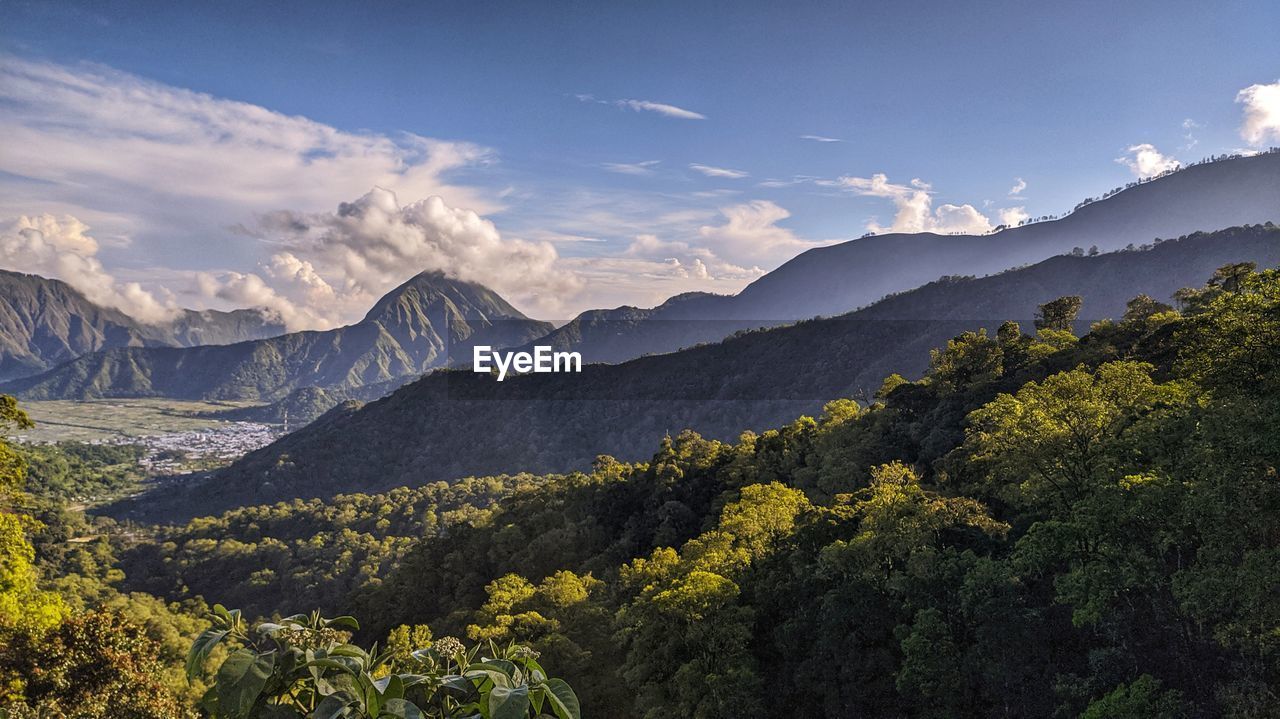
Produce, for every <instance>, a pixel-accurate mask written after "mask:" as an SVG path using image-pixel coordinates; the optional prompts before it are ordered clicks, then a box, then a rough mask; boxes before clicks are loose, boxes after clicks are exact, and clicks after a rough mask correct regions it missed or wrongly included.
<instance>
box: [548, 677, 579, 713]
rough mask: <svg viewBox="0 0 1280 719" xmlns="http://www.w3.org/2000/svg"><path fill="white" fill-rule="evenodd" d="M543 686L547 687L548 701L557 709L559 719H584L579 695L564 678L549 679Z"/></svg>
mask: <svg viewBox="0 0 1280 719" xmlns="http://www.w3.org/2000/svg"><path fill="white" fill-rule="evenodd" d="M543 686H545V687H546V689H547V701H549V702H550V703H551V708H552V709H553V710H555V713H556V716H557V717H559V719H582V707H581V706H579V704H578V695H577V694H574V693H573V689H571V688H570V687H569V685H568V684H566V683H565V681H564V680H563V679H548V680H547V683H546V684H544V685H543Z"/></svg>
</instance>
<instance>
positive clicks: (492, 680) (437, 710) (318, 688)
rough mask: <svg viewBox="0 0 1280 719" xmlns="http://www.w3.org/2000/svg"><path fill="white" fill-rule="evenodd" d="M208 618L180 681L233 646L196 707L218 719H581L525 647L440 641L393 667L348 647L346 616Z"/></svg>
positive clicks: (216, 612) (385, 656) (351, 625)
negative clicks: (256, 620) (216, 651)
mask: <svg viewBox="0 0 1280 719" xmlns="http://www.w3.org/2000/svg"><path fill="white" fill-rule="evenodd" d="M210 619H211V620H212V622H213V626H212V627H211V628H210V629H208V630H207V631H205V632H204V633H203V634H201V635H200V636H199V637H197V638H196V640H195V642H194V643H193V644H192V646H191V652H190V653H189V654H188V656H187V675H188V676H189V677H190V676H195V675H197V674H198V673H199V672H200V670H201V667H202V666H203V664H204V662H205V660H206V659H207V658H208V656H209V653H210V652H211V651H212V650H213V648H214V647H215V646H217V645H218V644H219V643H222V642H229V643H233V644H234V645H237V646H236V648H235V649H234V650H232V651H231V653H230V655H229V656H228V657H227V658H226V660H225V661H223V663H222V665H221V666H220V667H219V668H218V671H217V676H216V678H215V680H214V684H213V686H211V687H210V688H209V691H208V692H206V693H205V695H204V697H203V698H202V699H201V702H200V706H201V708H202V709H204V710H205V711H206V712H208V713H209V714H210V715H211V716H212V717H214V718H215V719H289V718H292V717H306V718H307V719H384V718H389V717H396V718H398V719H416V718H418V717H424V718H425V717H438V718H441V719H444V718H446V717H476V716H479V717H483V718H484V719H526V718H527V717H555V718H556V719H581V712H580V709H579V706H578V698H577V696H576V695H575V694H574V692H573V690H572V689H571V688H570V687H569V685H568V684H566V683H565V682H564V681H563V680H561V679H552V678H549V677H548V676H547V674H546V671H544V670H543V668H542V666H541V665H539V664H538V662H537V658H536V657H537V653H536V652H534V651H533V650H531V649H529V648H528V647H523V646H519V645H516V644H511V645H508V646H507V647H505V648H501V647H498V646H497V645H495V644H493V643H489V644H488V645H487V646H485V647H479V646H477V647H473V648H471V649H470V650H468V649H467V648H466V647H464V646H463V644H462V642H460V641H458V640H457V639H453V638H452V637H444V638H442V639H439V640H437V641H435V642H434V643H433V644H432V645H431V646H429V647H425V648H421V649H416V650H414V651H412V652H411V653H410V654H409V656H408V658H407V659H402V660H399V661H397V660H395V659H394V656H393V653H392V652H390V651H387V650H383V651H379V649H378V646H377V645H376V644H375V645H374V646H373V647H372V648H371V649H370V650H365V649H363V648H361V647H359V646H356V645H354V644H349V643H347V639H348V638H349V636H350V632H352V631H354V630H357V629H359V624H358V623H357V622H356V620H355V619H354V618H352V617H336V618H333V619H326V618H324V617H321V616H320V615H319V614H318V613H312V614H310V615H305V614H298V615H295V616H292V617H289V618H287V619H284V620H281V621H280V622H279V623H269V622H264V623H260V624H257V625H256V626H250V625H249V624H248V623H247V622H245V620H244V618H243V617H242V616H241V614H240V611H239V610H234V609H233V610H228V609H226V608H224V607H223V606H222V605H215V606H214V608H213V614H212V615H211V617H210Z"/></svg>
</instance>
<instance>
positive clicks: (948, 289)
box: [116, 227, 1280, 517]
mask: <svg viewBox="0 0 1280 719" xmlns="http://www.w3.org/2000/svg"><path fill="white" fill-rule="evenodd" d="M1238 261H1253V262H1257V263H1259V264H1260V265H1263V266H1274V265H1276V264H1278V263H1280V229H1276V228H1275V227H1265V228H1264V227H1251V228H1237V229H1231V230H1224V231H1221V232H1216V233H1211V234H1202V235H1195V236H1191V237H1187V238H1184V239H1180V240H1174V241H1168V242H1164V243H1161V244H1159V245H1157V246H1156V247H1154V248H1152V249H1149V250H1142V251H1133V252H1117V253H1113V254H1104V255H1100V256H1098V257H1071V256H1061V257H1054V258H1051V259H1049V260H1046V261H1044V262H1041V263H1039V264H1037V265H1034V266H1032V267H1028V268H1023V269H1018V270H1011V271H1008V272H1005V273H1001V274H999V275H994V276H991V277H986V278H981V279H951V280H947V281H940V282H935V283H932V284H929V285H926V286H924V287H921V288H919V289H916V290H913V291H910V292H905V293H903V294H900V295H897V296H895V297H891V298H888V299H886V300H884V301H882V302H880V303H877V304H876V305H874V306H872V307H869V308H866V309H864V310H861V311H858V312H854V313H850V314H848V315H846V316H843V317H838V318H832V319H826V320H816V321H806V322H801V323H799V324H797V325H793V326H788V327H782V328H775V329H772V330H768V331H763V332H749V333H745V334H742V335H740V336H736V337H733V338H731V339H728V340H726V341H724V342H722V343H718V344H713V345H706V346H702V347H698V348H695V349H691V350H686V351H683V352H676V353H671V354H666V355H660V356H653V357H644V358H641V359H637V360H633V361H631V362H627V363H624V364H620V365H589V366H587V367H585V368H584V371H583V373H582V374H580V375H576V374H570V375H564V374H562V375H546V374H543V375H526V376H522V377H516V378H513V379H508V380H507V381H506V382H503V383H501V384H499V383H497V382H495V381H493V380H492V379H491V378H490V377H488V376H483V375H479V374H475V373H472V372H466V371H448V372H435V373H432V374H431V375H428V376H426V377H424V378H422V379H421V380H418V381H417V382H414V383H412V384H410V385H407V386H405V387H402V388H400V389H399V390H397V391H396V392H394V393H393V394H391V395H390V396H388V397H386V398H384V399H381V400H378V401H376V402H373V403H370V404H368V405H365V406H364V407H363V408H360V409H355V408H352V407H349V406H347V407H343V408H339V409H335V410H334V411H332V412H330V413H329V414H327V415H325V416H324V417H322V418H320V419H319V420H317V421H316V422H315V423H313V424H312V425H310V426H308V427H306V428H304V429H302V430H299V431H297V432H295V433H293V434H291V435H288V436H286V437H284V438H282V439H281V440H280V441H278V442H276V443H275V444H272V445H271V446H269V447H266V448H263V449H261V450H259V451H257V452H254V453H252V454H250V455H248V456H247V457H245V458H244V459H243V460H241V461H240V462H238V463H236V464H235V465H233V466H232V467H230V468H228V469H226V470H224V471H222V472H221V473H219V474H218V475H217V476H215V477H214V478H213V479H212V480H210V481H208V482H205V483H203V484H197V485H195V486H193V487H192V488H190V489H188V490H172V491H169V492H168V493H161V494H159V495H155V496H152V497H144V498H142V499H141V500H139V501H137V502H131V503H126V504H125V505H123V506H121V507H118V508H117V509H116V511H117V512H118V513H121V514H133V515H134V516H143V517H148V516H149V517H169V516H174V515H177V516H191V515H195V514H207V513H212V512H216V511H218V510H221V509H225V508H228V507H232V506H236V505H241V504H256V503H262V502H271V501H276V500H282V499H287V498H292V497H327V496H331V495H333V494H336V493H340V492H357V491H369V490H378V489H384V488H388V487H394V486H398V485H420V484H423V483H425V482H429V481H435V480H450V479H455V478H458V477H462V476H466V475H469V474H477V475H479V474H491V473H500V472H509V471H517V470H520V471H535V472H542V471H561V470H567V469H571V468H583V467H586V466H587V465H588V464H589V463H590V462H591V461H592V459H594V457H595V456H596V455H597V454H600V453H609V454H613V455H615V456H618V457H622V458H637V457H643V456H646V455H647V454H648V453H649V452H651V451H652V448H653V446H654V444H655V442H657V441H658V439H659V438H661V436H662V435H663V434H664V433H667V432H670V433H673V434H674V433H676V432H678V431H680V430H681V429H682V428H685V427H693V428H696V429H697V430H698V431H699V432H700V433H702V434H703V435H704V436H710V437H717V438H722V439H725V438H731V437H735V436H736V435H737V434H738V433H739V432H741V431H742V430H744V429H760V428H765V427H770V426H776V425H779V424H782V423H784V422H787V421H790V420H791V419H793V418H794V417H796V416H798V415H799V414H802V413H815V412H817V411H818V410H819V409H820V408H821V406H822V404H823V403H824V402H825V401H827V400H830V399H833V398H837V397H849V396H865V395H866V393H868V392H870V391H873V390H874V389H875V388H877V387H879V385H880V383H881V381H882V380H883V378H884V377H885V376H886V375H888V374H889V373H891V372H900V373H903V374H906V375H908V376H916V375H919V374H920V373H921V372H922V371H923V370H924V368H925V363H926V362H927V359H928V356H929V350H930V349H931V348H933V347H936V346H939V345H941V344H945V342H946V340H947V339H949V338H950V337H953V336H955V335H957V334H959V333H960V332H963V331H965V330H969V329H975V328H978V327H988V328H993V327H995V326H998V325H999V323H1000V322H1002V321H1003V320H1007V319H1014V320H1021V321H1026V322H1027V323H1028V324H1027V325H1024V327H1028V328H1029V320H1030V319H1031V318H1032V317H1033V314H1034V312H1035V310H1036V306H1037V305H1039V304H1042V303H1044V302H1046V301H1049V300H1051V299H1055V298H1057V297H1060V296H1063V295H1068V294H1080V295H1082V296H1083V297H1084V306H1083V310H1082V314H1081V317H1082V318H1100V317H1118V316H1120V315H1121V314H1122V313H1123V311H1124V308H1125V303H1126V302H1127V300H1129V299H1130V298H1132V297H1133V296H1135V295H1137V294H1140V293H1146V294H1149V295H1151V296H1153V297H1155V298H1157V299H1163V300H1165V301H1168V300H1169V298H1170V296H1171V295H1172V293H1173V292H1174V291H1175V290H1177V289H1179V288H1181V287H1187V286H1199V285H1201V284H1203V282H1204V280H1205V279H1206V278H1208V277H1209V276H1210V275H1212V273H1213V271H1214V270H1215V269H1216V268H1217V267H1219V266H1221V265H1224V264H1227V263H1230V262H1238Z"/></svg>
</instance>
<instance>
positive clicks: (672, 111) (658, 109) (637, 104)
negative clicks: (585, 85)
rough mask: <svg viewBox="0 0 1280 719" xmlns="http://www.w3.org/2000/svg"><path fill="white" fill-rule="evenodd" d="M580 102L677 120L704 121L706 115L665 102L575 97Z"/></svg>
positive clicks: (587, 96)
mask: <svg viewBox="0 0 1280 719" xmlns="http://www.w3.org/2000/svg"><path fill="white" fill-rule="evenodd" d="M577 98H578V100H579V101H581V102H593V103H597V104H600V105H613V106H614V107H621V108H623V109H625V110H633V111H635V112H653V113H657V114H659V115H663V116H664V117H674V118H676V119H679V120H705V119H707V116H706V115H703V114H702V113H700V112H694V111H693V110H686V109H685V108H683V107H677V106H676V105H671V104H668V103H665V102H654V101H653V100H628V99H623V100H600V99H597V98H596V97H595V96H594V95H586V94H583V95H577Z"/></svg>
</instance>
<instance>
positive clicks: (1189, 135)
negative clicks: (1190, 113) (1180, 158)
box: [1179, 117, 1204, 152]
mask: <svg viewBox="0 0 1280 719" xmlns="http://www.w3.org/2000/svg"><path fill="white" fill-rule="evenodd" d="M1202 127H1204V125H1201V124H1200V123H1198V122H1196V121H1195V120H1193V119H1191V118H1189V117H1188V118H1187V119H1185V120H1183V121H1182V129H1183V131H1184V134H1183V135H1182V139H1184V140H1186V141H1187V142H1186V144H1184V145H1183V146H1182V147H1181V148H1179V149H1181V150H1182V151H1183V152H1186V151H1188V150H1190V149H1191V148H1193V147H1195V146H1196V145H1199V144H1200V140H1199V139H1198V138H1197V137H1196V130H1199V129H1200V128H1202Z"/></svg>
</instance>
